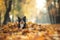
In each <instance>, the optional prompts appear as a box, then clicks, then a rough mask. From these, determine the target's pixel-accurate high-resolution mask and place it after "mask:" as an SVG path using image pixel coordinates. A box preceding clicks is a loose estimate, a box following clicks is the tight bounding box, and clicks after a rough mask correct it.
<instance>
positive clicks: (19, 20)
mask: <svg viewBox="0 0 60 40" xmlns="http://www.w3.org/2000/svg"><path fill="white" fill-rule="evenodd" d="M22 20H23V21H24V26H23V29H24V28H26V16H24V17H23V18H20V17H18V28H20V22H21V21H22Z"/></svg>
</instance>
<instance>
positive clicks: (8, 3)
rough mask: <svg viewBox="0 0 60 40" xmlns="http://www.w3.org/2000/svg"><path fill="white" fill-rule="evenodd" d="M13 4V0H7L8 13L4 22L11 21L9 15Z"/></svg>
mask: <svg viewBox="0 0 60 40" xmlns="http://www.w3.org/2000/svg"><path fill="white" fill-rule="evenodd" d="M11 5H12V0H5V6H6V13H5V16H4V22H3V24H7V23H8V22H10V21H11V20H10V17H9V12H10V11H11Z"/></svg>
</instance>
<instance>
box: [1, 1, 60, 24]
mask: <svg viewBox="0 0 60 40" xmlns="http://www.w3.org/2000/svg"><path fill="white" fill-rule="evenodd" d="M9 1H12V4H11V10H10V12H9V16H10V18H11V22H16V20H17V18H16V16H19V17H23V16H26V18H27V22H33V23H37V24H59V23H60V0H0V25H2V24H3V21H4V16H5V14H6V12H7V11H6V10H7V8H8V7H9V6H8V5H9Z"/></svg>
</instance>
